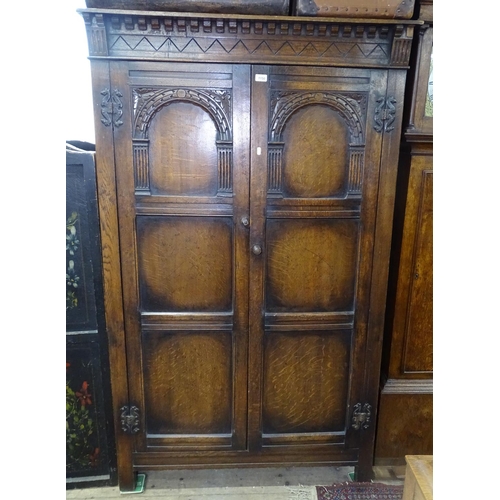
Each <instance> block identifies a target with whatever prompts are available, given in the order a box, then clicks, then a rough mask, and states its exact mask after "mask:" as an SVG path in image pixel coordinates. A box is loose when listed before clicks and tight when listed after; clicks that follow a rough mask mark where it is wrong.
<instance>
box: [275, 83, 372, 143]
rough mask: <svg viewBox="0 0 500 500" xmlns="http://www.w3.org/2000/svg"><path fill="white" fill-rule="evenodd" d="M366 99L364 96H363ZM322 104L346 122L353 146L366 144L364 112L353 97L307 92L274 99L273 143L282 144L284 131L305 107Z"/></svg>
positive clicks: (279, 95)
mask: <svg viewBox="0 0 500 500" xmlns="http://www.w3.org/2000/svg"><path fill="white" fill-rule="evenodd" d="M361 97H364V96H361ZM313 104H322V105H326V106H330V107H331V108H333V109H334V110H335V111H337V112H338V113H339V114H340V115H341V116H342V118H344V120H345V121H346V123H347V125H348V127H349V132H350V136H351V144H353V145H358V146H359V145H362V144H364V134H363V128H364V126H363V120H362V111H361V107H360V105H359V103H358V102H357V100H355V99H354V98H353V97H350V96H347V95H343V94H337V93H335V94H334V93H330V92H305V93H293V94H278V95H276V96H275V97H274V99H273V108H274V111H273V116H272V119H271V127H270V135H271V137H270V140H271V142H281V140H282V134H283V130H284V128H285V125H286V122H287V121H288V120H289V119H290V117H291V116H292V115H293V114H294V113H296V112H297V111H298V110H299V109H301V108H303V107H304V106H310V105H313Z"/></svg>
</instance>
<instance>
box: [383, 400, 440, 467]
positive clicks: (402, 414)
mask: <svg viewBox="0 0 500 500" xmlns="http://www.w3.org/2000/svg"><path fill="white" fill-rule="evenodd" d="M432 408H433V404H432V394H383V393H382V395H381V398H380V409H379V415H378V423H377V439H376V445H375V456H376V458H377V460H378V461H381V460H383V459H401V460H402V459H403V457H404V456H405V455H408V454H417V455H418V454H424V455H425V454H432V444H433V421H432V415H433V410H432Z"/></svg>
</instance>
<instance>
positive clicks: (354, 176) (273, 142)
mask: <svg viewBox="0 0 500 500" xmlns="http://www.w3.org/2000/svg"><path fill="white" fill-rule="evenodd" d="M366 101H367V96H366V94H365V93H334V92H325V91H318V92H314V91H312V92H282V91H276V92H274V93H273V94H272V96H271V117H270V128H269V143H268V195H271V196H279V197H281V196H283V169H284V168H285V167H284V165H283V161H284V158H283V152H284V147H285V142H284V131H285V128H286V126H287V124H288V123H290V121H291V118H292V117H293V116H294V115H295V114H296V113H298V112H300V111H301V110H303V109H305V108H307V107H310V106H316V105H318V106H323V107H325V106H326V107H328V108H331V109H333V110H334V111H335V112H336V114H337V115H338V116H340V118H341V120H342V121H343V122H344V123H345V125H346V128H347V130H348V142H349V145H348V149H349V151H348V155H349V160H348V161H349V167H348V182H347V195H351V196H352V195H359V194H360V193H361V184H362V177H363V163H364V146H365V135H364V127H365V121H364V117H365V114H366Z"/></svg>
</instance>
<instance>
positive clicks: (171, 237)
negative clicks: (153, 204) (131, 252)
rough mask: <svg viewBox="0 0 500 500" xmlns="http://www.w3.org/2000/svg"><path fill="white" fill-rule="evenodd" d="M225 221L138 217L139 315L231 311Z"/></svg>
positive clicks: (228, 231)
mask: <svg viewBox="0 0 500 500" xmlns="http://www.w3.org/2000/svg"><path fill="white" fill-rule="evenodd" d="M231 226H232V224H231V220H230V219H229V218H208V217H166V216H164V217H149V216H148V217H144V216H143V217H138V219H137V247H138V261H139V262H138V263H139V279H140V290H141V309H142V310H143V311H199V312H201V311H231V310H232V298H233V294H232V290H233V286H232V280H233V265H232V263H233V251H232V247H233V241H232V240H233V238H232V227H231Z"/></svg>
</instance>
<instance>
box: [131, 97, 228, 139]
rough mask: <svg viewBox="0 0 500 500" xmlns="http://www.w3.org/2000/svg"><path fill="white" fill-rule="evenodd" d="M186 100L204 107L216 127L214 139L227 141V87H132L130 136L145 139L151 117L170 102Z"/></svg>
mask: <svg viewBox="0 0 500 500" xmlns="http://www.w3.org/2000/svg"><path fill="white" fill-rule="evenodd" d="M179 101H180V102H189V103H191V104H194V105H196V106H200V107H201V108H202V109H204V110H205V111H206V112H207V113H208V114H209V115H210V117H211V118H212V120H213V121H214V123H215V126H216V129H217V140H219V141H231V140H232V130H231V122H230V119H229V116H230V114H231V93H230V91H228V90H206V89H202V90H200V89H190V88H169V89H159V90H157V89H135V90H134V138H137V139H147V138H148V131H149V125H150V123H151V120H152V118H153V116H154V115H155V114H156V113H157V112H158V111H159V110H160V109H161V108H163V107H165V106H168V105H169V104H172V103H174V102H179Z"/></svg>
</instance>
